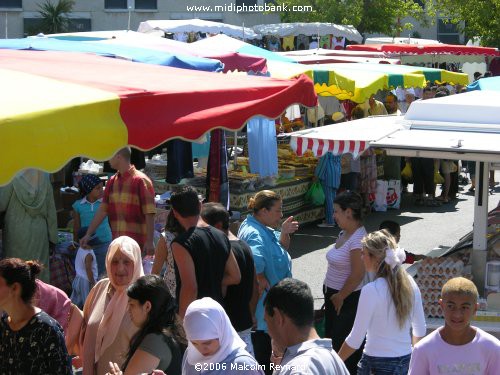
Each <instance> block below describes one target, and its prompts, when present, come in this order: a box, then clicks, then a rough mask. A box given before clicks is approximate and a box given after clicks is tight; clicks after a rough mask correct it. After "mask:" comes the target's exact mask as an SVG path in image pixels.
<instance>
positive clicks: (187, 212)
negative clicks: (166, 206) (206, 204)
mask: <svg viewBox="0 0 500 375" xmlns="http://www.w3.org/2000/svg"><path fill="white" fill-rule="evenodd" d="M170 205H171V206H172V208H173V209H174V210H175V211H177V212H178V213H179V215H181V216H182V217H190V216H198V215H199V214H200V200H199V199H198V193H197V192H196V190H195V189H194V188H193V187H191V186H183V187H182V188H180V189H179V190H177V191H176V192H174V193H173V194H172V196H171V197H170Z"/></svg>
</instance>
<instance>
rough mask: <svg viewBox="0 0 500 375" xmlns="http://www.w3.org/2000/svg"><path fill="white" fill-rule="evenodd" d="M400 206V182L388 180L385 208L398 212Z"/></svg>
mask: <svg viewBox="0 0 500 375" xmlns="http://www.w3.org/2000/svg"><path fill="white" fill-rule="evenodd" d="M400 205H401V180H389V182H388V185H387V208H392V209H395V210H399V207H400Z"/></svg>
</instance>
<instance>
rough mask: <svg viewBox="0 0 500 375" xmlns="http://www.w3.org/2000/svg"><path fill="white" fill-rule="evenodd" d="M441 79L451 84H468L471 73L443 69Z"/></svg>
mask: <svg viewBox="0 0 500 375" xmlns="http://www.w3.org/2000/svg"><path fill="white" fill-rule="evenodd" d="M441 81H444V82H447V83H449V84H450V85H463V86H467V85H468V84H469V75H468V74H466V73H457V72H450V71H448V70H443V71H442V72H441Z"/></svg>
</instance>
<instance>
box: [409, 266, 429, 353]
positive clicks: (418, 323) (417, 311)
mask: <svg viewBox="0 0 500 375" xmlns="http://www.w3.org/2000/svg"><path fill="white" fill-rule="evenodd" d="M408 277H409V278H410V282H411V284H412V287H413V294H414V297H413V298H414V299H413V312H412V317H411V330H412V340H411V341H412V344H413V346H415V345H416V344H417V342H419V341H420V340H421V339H422V338H423V337H424V336H425V334H426V333H427V325H426V323H425V313H424V308H423V305H422V295H421V294H420V289H419V287H418V286H417V285H416V283H415V281H414V280H413V279H412V278H411V276H409V275H408Z"/></svg>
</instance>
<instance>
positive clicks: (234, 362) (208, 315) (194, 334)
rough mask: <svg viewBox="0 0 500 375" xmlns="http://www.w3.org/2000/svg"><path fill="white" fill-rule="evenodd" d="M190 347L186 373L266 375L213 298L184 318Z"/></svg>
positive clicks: (197, 304) (198, 304)
mask: <svg viewBox="0 0 500 375" xmlns="http://www.w3.org/2000/svg"><path fill="white" fill-rule="evenodd" d="M184 330H185V332H186V338H187V339H188V348H187V350H186V352H185V353H184V359H183V361H182V374H183V375H193V374H204V375H222V374H230V373H234V374H236V373H238V374H245V375H257V374H259V375H263V374H264V372H263V371H262V370H261V368H260V366H259V364H258V363H257V361H256V360H255V359H254V358H253V357H252V356H251V355H250V354H249V353H248V352H247V351H246V350H245V343H244V342H243V340H242V339H241V338H240V337H239V336H238V333H237V332H236V331H235V329H234V328H233V326H232V325H231V322H230V320H229V318H228V316H227V314H226V312H225V311H224V309H223V308H222V306H221V305H220V304H219V303H218V302H216V301H214V300H213V299H212V298H209V297H205V298H202V299H199V300H196V301H193V302H192V303H191V304H190V305H189V306H188V308H187V310H186V315H185V316H184Z"/></svg>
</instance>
